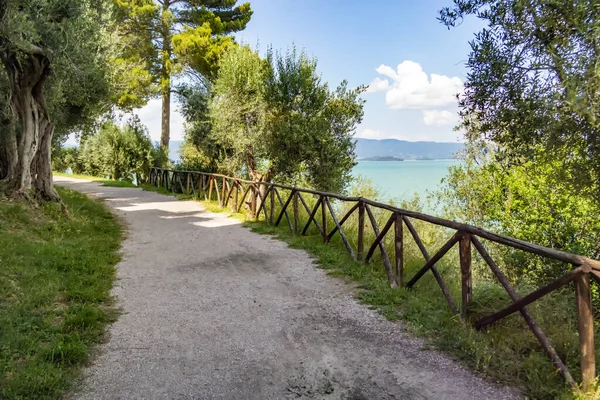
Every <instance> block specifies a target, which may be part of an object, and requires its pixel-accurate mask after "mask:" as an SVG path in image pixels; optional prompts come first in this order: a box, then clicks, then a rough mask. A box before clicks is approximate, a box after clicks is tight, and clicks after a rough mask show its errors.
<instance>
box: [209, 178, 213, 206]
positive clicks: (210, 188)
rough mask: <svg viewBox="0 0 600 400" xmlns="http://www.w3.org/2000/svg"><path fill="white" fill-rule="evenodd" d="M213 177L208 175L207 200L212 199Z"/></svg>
mask: <svg viewBox="0 0 600 400" xmlns="http://www.w3.org/2000/svg"><path fill="white" fill-rule="evenodd" d="M212 190H213V177H212V176H209V177H208V200H209V201H212Z"/></svg>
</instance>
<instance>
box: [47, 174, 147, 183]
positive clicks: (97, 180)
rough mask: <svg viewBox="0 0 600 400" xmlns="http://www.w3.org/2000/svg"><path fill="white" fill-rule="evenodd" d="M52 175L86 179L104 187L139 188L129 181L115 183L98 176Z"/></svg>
mask: <svg viewBox="0 0 600 400" xmlns="http://www.w3.org/2000/svg"><path fill="white" fill-rule="evenodd" d="M52 174H53V175H54V176H64V177H67V178H76V179H85V180H88V181H94V182H100V183H102V186H113V187H137V186H136V185H134V184H133V183H131V182H129V181H115V180H113V179H104V178H99V177H97V176H91V175H80V174H65V173H62V172H53V173H52Z"/></svg>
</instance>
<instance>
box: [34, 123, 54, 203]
mask: <svg viewBox="0 0 600 400" xmlns="http://www.w3.org/2000/svg"><path fill="white" fill-rule="evenodd" d="M53 135H54V125H53V124H52V123H51V122H50V121H48V123H47V124H46V126H45V129H44V132H43V135H42V138H41V140H40V148H39V150H38V152H37V155H36V161H35V169H36V175H35V176H36V180H35V187H36V189H37V194H38V195H39V196H40V197H41V198H42V199H43V200H51V201H60V195H59V194H58V192H57V191H56V189H54V182H53V178H52V162H51V159H50V155H51V151H52V136H53Z"/></svg>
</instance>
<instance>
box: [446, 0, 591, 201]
mask: <svg viewBox="0 0 600 400" xmlns="http://www.w3.org/2000/svg"><path fill="white" fill-rule="evenodd" d="M470 15H473V16H475V17H477V18H479V19H481V20H482V21H483V22H484V23H485V24H486V27H485V28H483V29H482V30H481V31H480V32H478V33H477V34H476V35H475V38H474V40H473V41H472V42H471V53H470V55H469V58H468V62H467V67H468V69H469V73H468V75H467V80H466V82H465V93H464V96H463V97H461V98H460V106H461V110H462V112H461V113H462V116H463V120H464V123H465V127H466V129H467V130H468V131H469V132H470V133H471V134H477V135H480V136H481V137H484V138H486V139H489V140H492V141H493V142H494V143H496V144H497V145H498V148H497V149H496V151H497V155H498V157H501V158H505V159H507V160H509V161H511V162H512V163H513V164H519V163H522V162H528V161H531V160H536V159H540V160H541V161H542V162H553V161H556V162H560V163H561V165H562V168H563V170H564V171H565V174H563V176H562V178H565V179H570V183H571V184H572V185H573V187H574V188H577V189H580V191H581V192H582V193H584V192H588V193H592V192H593V193H594V196H595V197H596V198H600V197H598V194H600V185H599V182H600V103H599V102H598V98H599V95H600V69H599V68H598V60H599V59H600V45H599V43H598V38H599V37H600V8H599V7H598V5H597V4H596V3H595V2H592V1H588V0H575V1H544V2H540V1H530V0H455V1H454V5H453V6H452V7H447V8H444V9H443V10H442V11H441V13H440V19H441V21H442V22H443V23H444V24H446V25H447V26H448V27H452V26H455V25H457V24H459V23H460V22H461V21H462V20H463V18H466V17H468V16H470Z"/></svg>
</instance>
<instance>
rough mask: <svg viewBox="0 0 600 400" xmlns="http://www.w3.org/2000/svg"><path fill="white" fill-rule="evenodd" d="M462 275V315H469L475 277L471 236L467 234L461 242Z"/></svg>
mask: <svg viewBox="0 0 600 400" xmlns="http://www.w3.org/2000/svg"><path fill="white" fill-rule="evenodd" d="M458 246H459V253H460V274H461V277H462V307H461V313H462V315H463V316H465V315H467V308H468V307H469V304H470V303H471V299H472V297H473V277H472V275H471V235H470V234H468V233H467V234H466V235H465V236H463V237H462V238H461V239H460V242H459V245H458Z"/></svg>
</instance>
